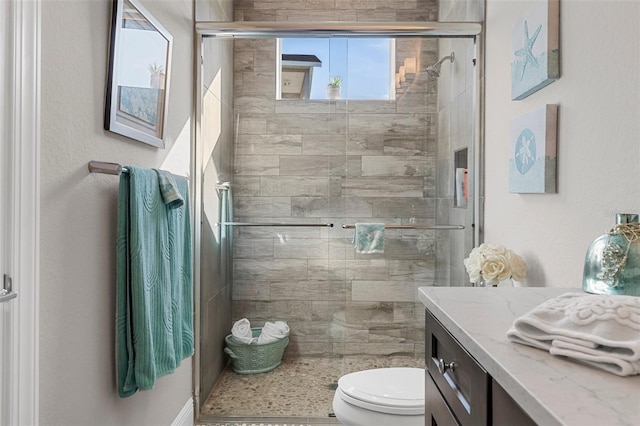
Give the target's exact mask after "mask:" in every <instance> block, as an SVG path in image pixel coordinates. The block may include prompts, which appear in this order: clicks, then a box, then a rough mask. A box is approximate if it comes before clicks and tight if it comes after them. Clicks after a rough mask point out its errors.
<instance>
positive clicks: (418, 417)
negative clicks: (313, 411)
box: [333, 368, 424, 426]
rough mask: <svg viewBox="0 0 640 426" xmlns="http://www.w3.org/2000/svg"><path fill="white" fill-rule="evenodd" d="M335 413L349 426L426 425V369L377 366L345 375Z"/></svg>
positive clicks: (334, 406)
mask: <svg viewBox="0 0 640 426" xmlns="http://www.w3.org/2000/svg"><path fill="white" fill-rule="evenodd" d="M333 412H334V413H335V415H336V417H337V419H338V420H340V422H341V423H342V424H344V425H349V426H424V370H423V369H420V368H377V369H373V370H364V371H357V372H355V373H350V374H346V375H344V376H342V377H341V378H340V380H338V389H337V390H336V394H335V396H334V397H333Z"/></svg>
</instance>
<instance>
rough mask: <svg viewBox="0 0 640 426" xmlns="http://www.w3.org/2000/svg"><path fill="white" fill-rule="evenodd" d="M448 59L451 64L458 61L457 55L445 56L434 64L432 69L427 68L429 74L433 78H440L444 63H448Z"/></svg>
mask: <svg viewBox="0 0 640 426" xmlns="http://www.w3.org/2000/svg"><path fill="white" fill-rule="evenodd" d="M447 59H449V60H450V61H451V63H453V61H454V60H455V59H456V55H455V53H453V52H451V55H449V56H445V57H444V58H442V59H440V60H439V61H438V62H436V63H435V64H433V65H431V66H430V67H428V68H427V74H429V75H430V76H431V77H434V78H438V77H440V67H441V66H442V63H443V62H444V61H446V60H447Z"/></svg>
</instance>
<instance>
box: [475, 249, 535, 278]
mask: <svg viewBox="0 0 640 426" xmlns="http://www.w3.org/2000/svg"><path fill="white" fill-rule="evenodd" d="M463 263H464V266H465V268H466V270H467V273H468V274H469V281H471V282H472V283H478V282H480V281H482V280H484V281H486V282H488V283H491V284H494V285H495V284H497V283H498V282H499V281H502V280H506V279H508V278H512V279H514V280H516V281H522V280H523V279H525V278H526V277H527V265H526V264H525V263H524V260H522V258H521V257H520V256H518V255H517V254H515V253H514V252H512V251H511V250H508V249H506V248H505V247H503V246H501V245H496V244H488V243H484V244H481V245H480V247H476V248H474V249H473V250H471V253H469V257H468V258H466V259H465V260H464V262H463Z"/></svg>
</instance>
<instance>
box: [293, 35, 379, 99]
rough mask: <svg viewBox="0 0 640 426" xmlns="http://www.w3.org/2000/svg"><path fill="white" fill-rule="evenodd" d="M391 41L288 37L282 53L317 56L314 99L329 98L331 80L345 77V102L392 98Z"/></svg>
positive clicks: (343, 79) (312, 97) (314, 75)
mask: <svg viewBox="0 0 640 426" xmlns="http://www.w3.org/2000/svg"><path fill="white" fill-rule="evenodd" d="M390 50H391V49H390V41H389V39H386V38H370V39H365V38H349V39H347V38H304V39H300V38H284V39H282V53H289V54H299V55H316V56H317V57H318V58H319V59H320V60H321V61H322V68H320V67H317V68H314V70H313V84H312V86H311V99H327V93H326V87H327V84H328V83H329V78H330V77H333V76H336V75H338V76H340V77H342V98H343V99H389V84H390V83H389V82H390V79H391V77H390V75H389V72H390V71H389V58H390Z"/></svg>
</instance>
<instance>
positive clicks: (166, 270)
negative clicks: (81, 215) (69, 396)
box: [116, 166, 194, 398]
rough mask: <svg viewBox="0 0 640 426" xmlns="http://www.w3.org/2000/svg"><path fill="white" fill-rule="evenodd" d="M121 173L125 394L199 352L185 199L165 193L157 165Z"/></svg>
mask: <svg viewBox="0 0 640 426" xmlns="http://www.w3.org/2000/svg"><path fill="white" fill-rule="evenodd" d="M127 168H128V170H129V173H128V174H127V173H122V174H121V175H120V192H119V196H118V230H117V252H116V264H117V265H116V266H117V295H116V364H117V386H118V393H119V394H120V396H121V397H123V398H124V397H128V396H131V395H133V394H134V393H135V392H136V391H137V390H138V389H142V390H145V389H151V388H153V386H154V384H155V381H156V379H157V378H158V377H161V376H164V375H166V374H169V373H172V372H173V371H174V370H175V369H176V368H177V367H178V366H179V365H180V362H181V361H182V360H183V359H184V358H187V357H190V356H191V355H193V344H194V341H193V299H192V287H193V284H192V277H191V224H190V216H189V198H188V194H189V188H188V182H187V179H186V178H184V177H180V176H175V180H176V186H177V189H178V191H179V192H180V193H181V195H182V197H183V199H184V205H183V206H182V207H179V208H174V209H172V208H169V207H168V206H167V205H166V204H165V203H164V201H163V199H162V195H161V192H160V185H159V182H158V176H157V174H156V172H155V171H153V170H145V169H141V168H138V167H133V166H127Z"/></svg>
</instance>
